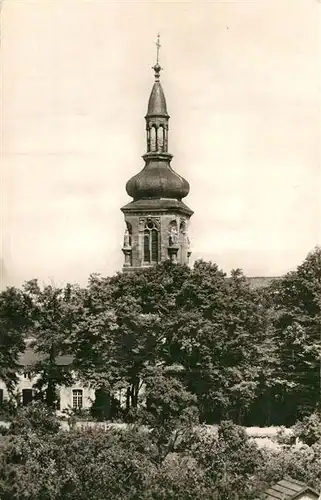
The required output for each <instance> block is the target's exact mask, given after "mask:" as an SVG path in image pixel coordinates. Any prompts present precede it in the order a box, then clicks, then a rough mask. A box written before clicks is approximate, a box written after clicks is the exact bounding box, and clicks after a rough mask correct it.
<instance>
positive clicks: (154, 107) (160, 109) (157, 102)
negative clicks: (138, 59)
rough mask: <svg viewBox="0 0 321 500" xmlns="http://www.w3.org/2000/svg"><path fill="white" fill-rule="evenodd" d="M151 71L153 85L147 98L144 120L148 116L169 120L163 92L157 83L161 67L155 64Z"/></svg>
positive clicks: (158, 82)
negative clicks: (153, 72)
mask: <svg viewBox="0 0 321 500" xmlns="http://www.w3.org/2000/svg"><path fill="white" fill-rule="evenodd" d="M153 69H154V70H155V83H154V85H153V88H152V91H151V94H150V97H149V101H148V109H147V115H146V118H147V117H148V116H164V117H168V118H169V116H168V114H167V106H166V99H165V95H164V91H163V88H162V86H161V83H160V81H159V73H160V71H161V67H160V65H159V64H156V65H155V66H154V68H153Z"/></svg>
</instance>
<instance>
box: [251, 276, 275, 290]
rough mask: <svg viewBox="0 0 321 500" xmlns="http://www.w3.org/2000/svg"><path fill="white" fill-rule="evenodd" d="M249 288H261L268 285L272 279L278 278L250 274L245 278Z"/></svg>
mask: <svg viewBox="0 0 321 500" xmlns="http://www.w3.org/2000/svg"><path fill="white" fill-rule="evenodd" d="M246 279H247V281H248V282H249V284H250V287H251V288H262V287H265V286H269V285H270V284H271V283H272V282H273V281H275V280H277V279H280V277H279V276H250V277H247V278H246Z"/></svg>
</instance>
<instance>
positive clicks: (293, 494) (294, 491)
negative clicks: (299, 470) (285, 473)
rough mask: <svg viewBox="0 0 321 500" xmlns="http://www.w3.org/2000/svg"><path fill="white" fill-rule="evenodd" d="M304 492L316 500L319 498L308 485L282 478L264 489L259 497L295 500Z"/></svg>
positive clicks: (273, 499)
mask: <svg viewBox="0 0 321 500" xmlns="http://www.w3.org/2000/svg"><path fill="white" fill-rule="evenodd" d="M304 493H310V495H312V496H315V499H316V500H317V499H318V498H319V493H318V492H317V491H316V490H314V489H313V488H311V487H310V486H307V485H306V484H304V483H301V482H300V481H296V480H295V479H282V480H281V481H279V482H278V483H276V484H275V485H274V486H271V487H270V488H268V489H267V490H266V491H264V492H263V494H262V496H261V497H260V498H261V499H262V500H295V499H299V498H300V496H301V495H302V494H304Z"/></svg>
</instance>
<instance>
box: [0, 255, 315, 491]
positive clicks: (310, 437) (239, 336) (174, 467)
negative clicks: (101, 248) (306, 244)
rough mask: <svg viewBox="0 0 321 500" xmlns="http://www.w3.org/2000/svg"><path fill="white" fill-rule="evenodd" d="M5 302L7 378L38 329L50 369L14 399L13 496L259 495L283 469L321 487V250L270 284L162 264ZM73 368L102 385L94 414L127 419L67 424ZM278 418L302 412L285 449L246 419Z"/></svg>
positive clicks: (284, 421) (6, 471) (43, 363)
mask: <svg viewBox="0 0 321 500" xmlns="http://www.w3.org/2000/svg"><path fill="white" fill-rule="evenodd" d="M0 313H1V314H0V336H1V350H0V378H1V379H2V380H3V381H5V383H6V384H7V387H8V388H9V390H10V391H11V393H12V394H14V388H15V384H16V372H17V370H18V369H19V355H20V354H21V353H22V352H23V351H24V350H25V347H26V344H25V342H24V340H25V339H26V337H28V338H29V343H28V345H27V349H29V348H30V347H32V349H33V351H34V352H35V353H36V358H35V362H34V363H33V365H32V366H30V367H28V370H31V371H32V372H33V374H34V375H37V383H36V386H35V389H36V396H37V397H36V399H37V401H35V402H34V403H32V404H31V405H30V406H27V407H25V408H21V407H20V406H19V403H17V402H15V400H14V398H12V399H11V402H10V404H8V403H6V404H7V407H8V408H7V412H8V414H10V420H11V426H10V428H9V429H7V428H6V429H2V431H1V433H2V434H3V435H2V436H0V497H1V498H3V499H4V500H9V499H10V500H11V499H16V500H20V499H24V500H38V499H39V500H40V499H41V500H60V499H61V500H63V499H67V500H73V499H80V500H81V499H82V498H83V499H85V498H86V499H87V498H92V499H94V500H100V499H101V500H102V499H108V498H111V499H119V500H134V499H135V500H136V499H144V498H146V499H155V500H167V499H169V500H171V499H172V500H185V499H187V500H188V499H191V500H192V499H193V500H198V499H203V498H213V499H217V500H238V499H240V500H242V499H243V500H251V499H254V498H257V495H258V491H261V490H262V489H264V488H265V487H266V486H268V485H270V484H272V483H274V482H277V481H278V480H280V479H282V478H283V477H286V476H289V477H292V478H294V479H297V480H301V481H303V482H305V483H307V484H309V485H311V486H314V487H316V488H318V487H319V484H320V483H321V431H320V429H321V417H320V415H321V413H320V412H321V409H320V388H321V384H320V373H321V371H320V359H321V342H320V332H321V249H319V248H316V249H315V250H314V251H313V252H312V253H311V254H309V255H308V256H307V258H306V260H305V261H304V262H303V264H301V265H300V266H299V267H298V268H297V270H296V271H293V272H290V273H288V274H287V275H285V276H284V277H283V278H280V279H276V280H274V281H273V282H272V283H271V284H270V285H269V286H267V287H265V288H261V289H254V288H252V287H251V286H250V284H249V282H248V280H247V279H246V278H245V276H244V275H243V274H242V272H241V271H240V270H235V271H233V272H232V273H231V276H229V277H227V276H226V275H225V274H224V273H223V271H221V270H220V269H219V268H218V267H217V265H215V264H212V263H210V262H209V263H208V262H204V261H198V262H196V263H195V265H194V267H193V269H190V268H188V267H187V266H180V265H173V264H171V263H170V262H165V263H163V264H161V265H159V266H156V267H154V268H151V269H147V270H144V271H141V272H139V273H134V274H130V275H126V274H117V275H115V276H113V277H110V278H103V277H101V276H97V275H93V276H91V277H90V279H89V282H88V286H87V287H85V288H80V287H79V286H74V285H67V286H66V287H64V288H57V287H54V286H51V285H50V286H49V285H48V286H45V287H44V288H41V287H40V286H39V284H38V282H37V281H36V280H33V281H30V282H28V283H26V284H25V285H24V286H23V287H22V288H21V289H15V288H8V289H7V290H5V291H4V292H2V293H1V294H0ZM66 357H68V359H69V365H68V366H67V367H66V365H65V363H64V362H63V359H67V358H66ZM72 370H75V371H76V372H77V374H78V376H79V377H80V378H81V379H83V381H84V382H86V383H89V384H90V385H91V386H92V387H94V388H95V389H96V401H95V402H94V404H93V407H92V415H93V417H94V418H96V419H98V420H113V419H116V420H123V421H125V422H127V425H126V426H125V427H108V428H107V430H101V429H99V428H94V429H92V430H88V429H87V430H86V431H84V430H80V429H77V428H73V427H72V426H71V425H70V429H69V431H63V430H62V429H60V424H59V422H58V421H57V417H56V416H55V414H54V410H55V409H56V407H57V404H58V403H59V401H58V393H57V390H56V389H57V387H58V386H59V385H61V384H64V385H68V384H70V383H71V381H72V376H71V371H72ZM120 393H122V394H123V395H124V397H125V398H124V399H125V404H124V405H121V404H120V400H119V394H120ZM70 423H71V420H70ZM202 423H219V426H218V428H217V431H216V430H215V428H214V427H211V428H209V427H206V426H202V425H201V424H202ZM275 423H276V424H281V425H288V426H291V425H293V424H295V425H294V426H293V427H292V434H291V435H290V436H287V437H285V436H283V437H282V436H281V434H280V437H279V443H282V446H281V448H278V449H275V450H269V449H259V448H258V447H257V445H256V444H255V442H254V441H253V440H251V439H249V438H248V437H247V434H246V432H245V431H244V429H243V428H242V427H240V426H239V425H236V424H242V425H271V424H275ZM294 438H298V439H299V440H300V442H301V443H303V444H302V445H301V447H300V446H299V447H298V446H292V445H291V444H290V443H291V442H293V439H294Z"/></svg>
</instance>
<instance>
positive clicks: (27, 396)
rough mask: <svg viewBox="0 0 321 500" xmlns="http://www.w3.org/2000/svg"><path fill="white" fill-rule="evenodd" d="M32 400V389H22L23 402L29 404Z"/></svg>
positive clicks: (24, 404) (25, 404)
mask: <svg viewBox="0 0 321 500" xmlns="http://www.w3.org/2000/svg"><path fill="white" fill-rule="evenodd" d="M31 402H32V389H22V404H23V406H27V405H28V404H30V403H31Z"/></svg>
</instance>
